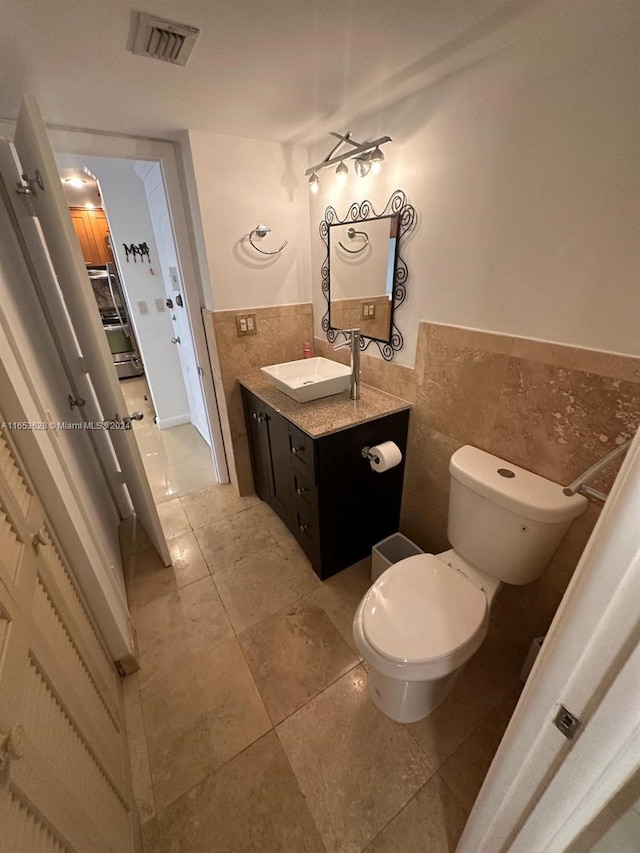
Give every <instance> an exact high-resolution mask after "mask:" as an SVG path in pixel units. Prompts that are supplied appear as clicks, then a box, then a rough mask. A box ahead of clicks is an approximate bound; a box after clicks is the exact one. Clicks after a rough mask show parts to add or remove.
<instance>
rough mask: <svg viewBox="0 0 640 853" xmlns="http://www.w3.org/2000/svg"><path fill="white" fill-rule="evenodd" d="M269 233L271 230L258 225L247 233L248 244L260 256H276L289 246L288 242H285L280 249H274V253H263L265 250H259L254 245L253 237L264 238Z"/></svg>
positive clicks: (258, 247)
mask: <svg viewBox="0 0 640 853" xmlns="http://www.w3.org/2000/svg"><path fill="white" fill-rule="evenodd" d="M270 231H271V228H267V226H266V225H261V224H259V223H258V225H256V227H255V228H254V229H253V230H252V231H250V232H249V242H250V243H251V245H252V246H253V248H254V249H255V250H256V252H260V254H261V255H278V254H279V253H280V252H281V251H282V250H283V249H284V247H285V246H287V245H288V244H289V241H288V240H285V241H284V243H283V244H282V246H280V248H279V249H276V250H275V251H274V252H265V250H264V249H261V248H260V246H256V244H255V243H254V242H253V235H254V234H257V235H258V237H266V236H267V234H268V233H269V232H270Z"/></svg>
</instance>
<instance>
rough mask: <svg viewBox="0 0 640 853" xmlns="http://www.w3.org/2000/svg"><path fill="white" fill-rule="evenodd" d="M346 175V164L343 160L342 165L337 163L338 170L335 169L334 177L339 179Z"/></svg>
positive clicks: (347, 171)
mask: <svg viewBox="0 0 640 853" xmlns="http://www.w3.org/2000/svg"><path fill="white" fill-rule="evenodd" d="M348 174H349V169H348V167H347V164H346V163H345V162H344V160H343V161H342V163H338V168H337V169H336V175H337V176H338V177H339V178H340V177H342V176H344V177H345V178H346V177H347V175H348Z"/></svg>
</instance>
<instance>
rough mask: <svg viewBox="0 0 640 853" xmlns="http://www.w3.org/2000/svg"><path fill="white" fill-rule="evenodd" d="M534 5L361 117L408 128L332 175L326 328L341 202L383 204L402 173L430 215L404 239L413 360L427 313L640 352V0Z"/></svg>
mask: <svg viewBox="0 0 640 853" xmlns="http://www.w3.org/2000/svg"><path fill="white" fill-rule="evenodd" d="M520 5H521V7H522V10H521V14H522V17H523V18H526V17H527V16H531V17H532V18H533V19H536V20H533V21H532V25H531V26H530V27H529V28H524V29H523V30H522V31H521V33H520V37H519V38H518V39H517V40H515V41H513V42H512V43H508V42H507V43H503V44H501V46H500V49H499V50H488V52H487V53H486V55H484V56H483V57H482V59H481V60H480V59H479V60H478V61H475V62H471V63H469V64H467V65H466V66H465V67H459V68H458V69H457V70H456V71H455V72H454V73H449V74H446V75H442V76H441V77H440V79H432V81H431V84H430V85H429V86H427V87H426V88H424V89H423V90H422V91H420V92H418V93H416V94H414V95H412V96H411V97H409V98H407V99H406V100H403V101H399V102H397V103H394V104H392V105H390V106H386V107H383V108H381V109H379V110H376V112H375V113H372V114H371V115H368V116H363V117H360V118H359V119H357V120H356V121H353V120H352V119H351V118H350V119H349V127H354V128H355V129H356V131H357V133H356V138H358V139H360V138H362V139H374V138H376V137H379V136H381V135H383V134H388V135H389V136H391V137H392V139H393V142H391V143H390V144H389V145H386V146H385V147H384V152H385V157H386V159H385V162H384V165H383V167H382V171H381V172H380V174H379V175H377V176H374V175H372V174H369V175H368V176H367V177H366V178H358V177H357V176H356V175H354V174H353V170H351V171H350V175H349V177H348V178H347V181H346V183H345V185H344V186H342V187H340V186H338V185H337V182H336V180H335V176H334V175H333V174H331V171H330V170H325V171H322V172H321V173H320V175H319V177H320V189H319V192H318V194H317V195H315V196H313V197H311V251H312V261H311V273H312V277H313V299H314V304H315V306H316V310H317V312H318V315H317V316H316V333H317V334H320V326H319V322H320V317H321V316H322V313H323V311H324V309H323V305H322V304H323V297H322V291H321V278H320V267H321V264H322V262H323V259H324V254H325V246H324V244H323V242H322V240H321V239H320V237H319V235H318V225H319V223H320V220H321V219H322V218H323V216H324V211H325V208H326V207H327V206H328V205H333V206H334V207H335V209H336V211H337V214H338V216H339V217H342V216H344V215H346V213H347V210H348V209H349V205H350V204H352V203H353V202H361V201H362V200H364V199H369V200H370V201H371V202H372V203H373V205H374V206H375V208H376V210H382V208H383V207H384V205H385V204H386V202H387V200H388V199H389V196H390V195H391V193H392V192H393V191H394V190H396V189H398V188H400V189H402V190H404V191H405V192H406V193H407V196H408V200H409V202H410V203H411V204H413V205H414V206H415V208H416V211H417V224H416V227H415V229H414V231H413V233H412V234H411V236H410V238H409V239H408V240H407V241H406V245H405V247H404V249H402V251H401V254H402V256H403V257H404V258H405V260H406V261H407V264H408V267H409V282H408V286H407V299H406V302H405V303H404V304H403V305H402V306H401V308H400V309H399V311H398V314H397V325H398V327H399V328H400V330H401V331H402V334H403V335H404V339H405V348H404V349H403V350H402V351H401V352H399V353H398V355H397V360H398V361H399V363H401V364H406V365H413V363H414V357H415V352H416V346H417V333H418V323H419V321H421V320H422V321H424V320H428V321H430V322H439V323H448V324H452V325H460V326H467V327H472V328H478V329H484V330H487V331H494V332H503V333H505V334H515V335H523V336H526V337H535V338H540V339H543V340H550V341H557V342H559V343H565V344H572V345H576V346H581V347H593V348H596V349H602V350H608V351H611V352H622V353H627V354H632V355H640V336H639V335H638V329H637V317H638V316H640V288H639V287H638V269H639V268H640V241H638V239H637V223H638V219H639V217H640V207H639V199H640V163H639V152H640V110H638V108H637V92H638V87H639V85H640V79H639V74H638V61H637V55H638V23H639V21H640V19H639V18H638V13H637V3H635V2H632V0H608V2H600V3H598V2H578V0H572V2H571V3H567V2H561V0H557V2H555V3H554V4H551V5H553V6H554V7H557V8H556V10H555V12H554V14H549V15H546V16H543V17H544V20H537V14H536V13H537V7H538V8H539V7H544V6H549V4H545V3H542V4H540V3H526V4H520ZM461 53H463V51H461ZM453 59H460V57H459V56H458V55H457V54H455V55H454V57H453ZM420 70H421V69H420V67H411V68H410V72H411V73H409V70H408V71H407V77H411V75H412V74H414V73H415V74H416V75H417V74H419V72H420ZM422 70H423V71H424V70H426V66H423V67H422ZM434 73H435V69H434ZM328 145H329V143H328V138H327V139H325V140H322V141H321V142H320V143H319V144H318V146H317V147H316V148H314V149H313V151H312V153H311V158H310V162H313V163H317V162H318V161H319V160H321V159H322V157H323V156H324V155H325V154H326V150H327V148H328Z"/></svg>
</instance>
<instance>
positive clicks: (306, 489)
mask: <svg viewBox="0 0 640 853" xmlns="http://www.w3.org/2000/svg"><path fill="white" fill-rule="evenodd" d="M308 491H309V489H308V488H307V487H306V486H303V487H302V488H301V489H296V492H297V493H298V494H299V495H303V494H304V493H305V492H308Z"/></svg>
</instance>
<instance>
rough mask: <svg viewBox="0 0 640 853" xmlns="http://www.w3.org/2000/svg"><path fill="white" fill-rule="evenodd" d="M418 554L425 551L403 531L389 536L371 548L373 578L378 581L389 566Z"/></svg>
mask: <svg viewBox="0 0 640 853" xmlns="http://www.w3.org/2000/svg"><path fill="white" fill-rule="evenodd" d="M416 554H424V551H423V550H422V548H418V546H417V545H416V543H415V542H412V541H411V539H407V537H406V536H403V535H402V533H393V534H392V535H391V536H387V538H386V539H383V540H382V542H378V543H377V544H376V545H374V546H373V548H372V549H371V580H372V581H377V580H378V578H379V577H380V575H381V574H382V573H383V572H384V571H385V570H386V569H388V568H389V566H392V565H393V564H394V563H398V562H400V560H404V559H405V558H406V557H413V556H415V555H416Z"/></svg>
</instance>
